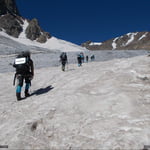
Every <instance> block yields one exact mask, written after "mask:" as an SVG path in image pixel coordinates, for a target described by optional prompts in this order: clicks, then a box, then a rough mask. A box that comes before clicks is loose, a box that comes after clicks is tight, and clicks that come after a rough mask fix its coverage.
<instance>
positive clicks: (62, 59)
mask: <svg viewBox="0 0 150 150" xmlns="http://www.w3.org/2000/svg"><path fill="white" fill-rule="evenodd" d="M85 58H86V62H88V61H89V56H88V55H86V57H84V53H83V52H81V53H79V54H77V62H78V66H79V67H80V66H82V63H84V62H85V61H84V60H85ZM94 60H95V56H94V55H92V56H91V61H94ZM60 62H61V64H62V71H65V66H66V64H68V58H67V53H66V52H62V53H61V55H60Z"/></svg>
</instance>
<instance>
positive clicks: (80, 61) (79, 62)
mask: <svg viewBox="0 0 150 150" xmlns="http://www.w3.org/2000/svg"><path fill="white" fill-rule="evenodd" d="M77 61H78V67H80V66H82V54H81V53H79V54H78V55H77Z"/></svg>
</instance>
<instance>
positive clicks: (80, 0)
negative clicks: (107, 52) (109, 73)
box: [16, 0, 150, 45]
mask: <svg viewBox="0 0 150 150" xmlns="http://www.w3.org/2000/svg"><path fill="white" fill-rule="evenodd" d="M16 2H17V6H18V8H19V11H20V13H21V15H22V16H23V17H25V18H27V19H33V18H37V19H38V21H39V24H40V26H41V28H42V29H43V30H44V31H47V32H49V33H50V34H51V35H52V36H55V37H57V38H59V39H63V40H66V41H70V42H73V43H75V44H78V45H80V44H81V43H83V42H85V41H88V40H91V41H93V42H102V41H105V40H108V39H111V38H115V37H117V36H121V35H124V34H126V33H128V32H137V31H150V0H43V1H41V0H16Z"/></svg>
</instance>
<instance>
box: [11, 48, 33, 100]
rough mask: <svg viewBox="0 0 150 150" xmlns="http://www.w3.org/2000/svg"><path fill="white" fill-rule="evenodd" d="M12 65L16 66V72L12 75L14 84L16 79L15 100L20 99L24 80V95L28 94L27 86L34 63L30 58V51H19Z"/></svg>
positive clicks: (29, 84) (31, 76)
mask: <svg viewBox="0 0 150 150" xmlns="http://www.w3.org/2000/svg"><path fill="white" fill-rule="evenodd" d="M13 67H15V68H16V73H15V77H14V85H15V79H17V86H16V97H17V100H18V101H19V100H21V99H22V98H21V88H22V86H23V82H24V80H25V83H26V85H25V91H24V93H25V97H28V96H30V94H29V88H30V86H31V80H32V79H33V76H34V65H33V61H32V59H31V58H30V52H29V51H26V52H21V53H20V54H19V55H18V56H17V58H16V59H15V62H14V65H13Z"/></svg>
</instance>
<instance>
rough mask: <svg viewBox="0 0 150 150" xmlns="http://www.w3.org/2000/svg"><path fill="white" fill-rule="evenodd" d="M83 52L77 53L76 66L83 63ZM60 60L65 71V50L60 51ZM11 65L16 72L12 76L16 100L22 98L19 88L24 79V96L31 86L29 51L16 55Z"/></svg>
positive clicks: (87, 59)
mask: <svg viewBox="0 0 150 150" xmlns="http://www.w3.org/2000/svg"><path fill="white" fill-rule="evenodd" d="M84 59H85V58H84V54H83V53H82V52H81V53H79V54H78V55H77V61H78V66H79V67H80V66H82V63H84ZM94 59H95V56H94V55H92V56H91V61H93V60H94ZM88 61H89V57H88V55H87V56H86V62H88ZM60 62H61V64H62V71H65V66H66V64H68V57H67V53H66V52H62V53H61V55H60ZM13 67H15V69H16V73H15V76H14V81H13V84H14V85H15V81H16V80H17V85H16V98H17V100H18V101H20V100H22V97H21V89H22V87H23V84H24V81H25V91H24V94H25V97H29V96H30V93H29V88H30V86H31V80H32V79H33V77H34V64H33V61H32V59H31V53H30V52H29V51H25V52H21V53H20V54H18V56H17V57H16V59H15V61H14V64H13Z"/></svg>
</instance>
